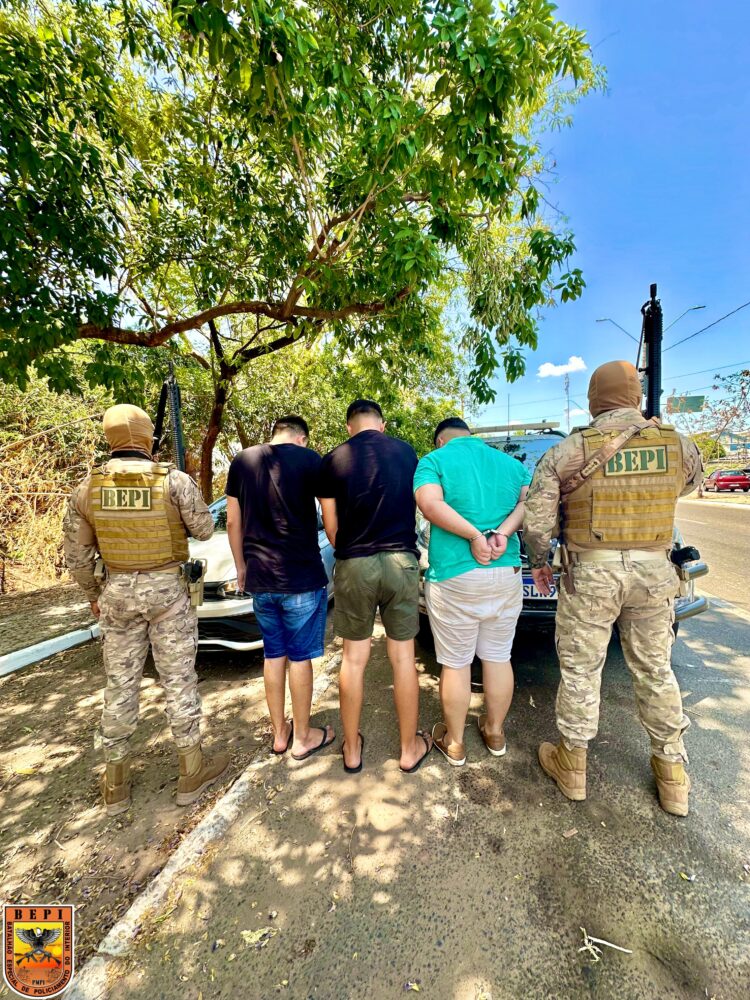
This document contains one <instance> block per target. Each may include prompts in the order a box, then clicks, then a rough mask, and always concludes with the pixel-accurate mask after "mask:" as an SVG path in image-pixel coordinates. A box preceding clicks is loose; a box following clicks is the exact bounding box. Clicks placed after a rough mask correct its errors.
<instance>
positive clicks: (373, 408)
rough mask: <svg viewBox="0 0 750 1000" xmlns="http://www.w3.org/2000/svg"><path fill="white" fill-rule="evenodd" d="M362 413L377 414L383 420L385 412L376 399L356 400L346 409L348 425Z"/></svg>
mask: <svg viewBox="0 0 750 1000" xmlns="http://www.w3.org/2000/svg"><path fill="white" fill-rule="evenodd" d="M360 413H375V414H377V416H379V417H380V419H381V420H382V419H383V411H382V410H381V409H380V405H379V404H378V403H376V402H375V400H374V399H355V400H354V402H352V403H349V405H348V406H347V408H346V422H347V424H348V423H349V421H350V420H351V419H352V417H357V416H359V414H360Z"/></svg>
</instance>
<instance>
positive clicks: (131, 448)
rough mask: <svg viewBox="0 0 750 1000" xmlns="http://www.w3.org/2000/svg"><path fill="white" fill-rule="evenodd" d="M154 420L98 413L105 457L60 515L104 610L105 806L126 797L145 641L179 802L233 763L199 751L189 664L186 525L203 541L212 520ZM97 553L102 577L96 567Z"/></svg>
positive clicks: (132, 412) (68, 544)
mask: <svg viewBox="0 0 750 1000" xmlns="http://www.w3.org/2000/svg"><path fill="white" fill-rule="evenodd" d="M153 432H154V428H153V424H152V423H151V420H150V419H149V417H148V414H146V413H144V411H143V410H140V409H138V407H136V406H128V405H119V406H113V407H111V408H110V409H109V410H107V412H106V413H105V414H104V433H105V436H106V438H107V441H108V442H109V445H110V448H111V451H112V457H111V459H110V460H109V461H108V462H107V463H106V464H105V465H103V466H101V468H98V469H95V470H94V471H93V472H92V474H91V475H90V476H87V477H86V479H84V480H83V482H82V483H80V484H79V485H78V486H77V487H76V489H75V490H74V491H73V495H72V497H71V498H70V501H69V504H68V510H67V514H66V517H65V558H66V561H67V565H68V569H69V570H70V572H71V574H72V576H73V577H74V579H75V580H76V582H77V583H78V585H79V586H80V587H81V589H82V590H83V591H84V593H85V594H86V596H87V597H88V599H89V601H90V602H91V609H92V611H93V612H94V614H95V615H96V616H97V618H99V622H100V625H101V630H102V637H103V646H104V667H105V670H106V673H107V686H106V688H105V691H104V710H103V712H102V722H101V728H102V736H103V741H104V752H105V758H106V763H107V766H106V771H105V774H104V775H103V776H102V781H101V788H102V794H103V796H104V803H105V806H106V809H107V813H108V814H109V815H111V816H112V815H116V814H117V813H119V812H123V811H124V810H126V809H128V807H129V806H130V764H129V760H128V754H129V749H130V740H131V737H132V736H133V733H134V732H135V729H136V725H137V722H138V700H139V694H140V685H141V675H142V672H143V665H144V662H145V660H146V655H147V653H148V648H149V644H150V645H151V649H152V651H153V656H154V663H155V664H156V669H157V670H158V671H159V677H160V679H161V682H162V684H163V685H164V692H165V696H166V702H167V717H168V719H169V724H170V727H171V729H172V735H173V737H174V741H175V743H176V745H177V752H178V755H179V764H180V773H179V779H178V782H177V804H178V805H187V804H189V803H190V802H193V801H195V799H197V798H198V796H199V795H200V794H201V792H203V790H204V789H205V788H207V787H208V786H209V785H210V784H211V783H212V782H214V781H216V780H217V779H218V778H220V777H221V776H222V775H223V774H224V772H225V771H226V770H227V768H228V766H229V757H228V756H227V755H226V754H220V755H217V756H216V758H215V759H214V760H211V759H210V758H208V757H205V756H204V755H203V754H202V752H201V743H200V720H201V702H200V697H199V695H198V679H197V677H196V673H195V654H196V649H197V640H198V619H197V616H196V613H195V610H194V609H193V608H192V607H191V606H190V599H189V597H188V594H187V588H186V585H185V583H184V581H183V578H182V576H181V573H180V569H179V564H180V563H181V562H184V561H185V560H186V559H187V558H188V545H187V538H188V533H189V534H191V535H193V536H194V537H195V538H199V539H206V538H210V537H211V535H212V534H213V529H214V526H213V519H212V517H211V513H210V511H209V509H208V507H207V506H206V504H205V503H204V502H203V498H202V497H201V495H200V492H199V490H198V486H197V485H196V483H195V482H194V481H193V480H192V479H191V478H190V477H189V476H187V475H185V473H184V472H179V471H178V470H176V469H174V468H173V467H171V466H169V465H164V464H160V463H157V462H154V461H152V458H151V448H152V443H153ZM97 551H98V553H99V554H100V556H101V557H102V560H103V561H104V564H105V566H106V570H107V577H106V582H100V581H99V580H98V579H97V578H96V577H95V574H94V569H95V562H96V555H97Z"/></svg>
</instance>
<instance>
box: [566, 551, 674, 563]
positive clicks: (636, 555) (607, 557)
mask: <svg viewBox="0 0 750 1000" xmlns="http://www.w3.org/2000/svg"><path fill="white" fill-rule="evenodd" d="M623 556H629V558H630V559H631V560H632V561H633V562H643V561H644V560H646V559H659V560H661V561H662V562H663V561H664V560H665V559H666V558H667V550H666V549H587V550H586V551H585V552H570V553H569V554H568V557H569V559H570V562H571V563H572V565H573V566H575V564H576V563H599V562H619V561H620V560H621V559H622V557H623Z"/></svg>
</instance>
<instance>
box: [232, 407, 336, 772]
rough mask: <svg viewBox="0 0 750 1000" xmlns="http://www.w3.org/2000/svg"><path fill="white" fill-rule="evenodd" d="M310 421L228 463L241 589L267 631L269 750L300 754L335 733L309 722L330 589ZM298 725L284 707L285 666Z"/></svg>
mask: <svg viewBox="0 0 750 1000" xmlns="http://www.w3.org/2000/svg"><path fill="white" fill-rule="evenodd" d="M308 433H309V432H308V427H307V423H306V422H305V421H304V420H303V419H302V417H297V416H288V417H282V418H281V419H280V420H277V421H276V423H275V424H274V427H273V431H272V435H271V443H270V444H259V445H255V446H254V447H252V448H245V450H244V451H241V452H240V453H239V455H236V456H235V458H234V459H233V460H232V464H231V465H230V466H229V475H228V477H227V490H226V492H227V535H228V536H229V544H230V546H231V548H232V555H233V556H234V564H235V566H236V568H237V586H238V588H239V589H240V590H241V591H242V590H246V591H248V592H250V593H251V594H252V595H253V610H254V612H255V617H256V619H257V621H258V625H259V626H260V631H261V634H262V636H263V649H264V656H265V662H264V665H263V676H264V680H265V687H266V700H267V702H268V710H269V713H270V715H271V723H272V725H273V733H274V740H273V753H275V754H282V753H285V752H286V751H287V750H288V749H289V747H290V746H291V748H292V757H294V759H295V760H304V759H305V758H307V757H310V756H311V755H312V754H314V753H317V751H318V750H322V749H323V747H326V746H328V744H329V743H331V742H332V741H333V739H334V732H333V729H332V728H331V727H330V726H326V727H325V728H324V729H317V728H314V729H311V728H310V706H311V702H312V662H311V661H312V659H313V658H314V657H316V656H322V655H323V649H324V643H325V630H326V612H327V607H328V590H327V578H326V572H325V569H324V568H323V561H322V559H321V556H320V547H319V545H318V517H317V511H316V508H315V494H316V487H317V479H318V474H319V471H320V456H319V455H317V454H316V453H315V452H314V451H310V450H308V448H307V440H308ZM287 660H288V661H289V690H290V693H291V696H292V720H293V721H292V722H287V719H286V714H285V711H284V704H285V699H286V664H287Z"/></svg>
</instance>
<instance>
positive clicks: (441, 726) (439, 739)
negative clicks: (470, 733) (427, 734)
mask: <svg viewBox="0 0 750 1000" xmlns="http://www.w3.org/2000/svg"><path fill="white" fill-rule="evenodd" d="M447 736H448V727H447V726H446V724H445V723H444V722H436V723H435V725H434V726H433V727H432V745H433V746H435V747H437V748H438V750H439V751H440V753H441V754H442V755H443V756H444V757H445V759H446V760H447V761H448V763H449V764H452V765H453V767H461V766H462V765H463V764H465V763H466V751H465V750H464V745H463V743H447V742H446V739H447Z"/></svg>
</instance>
